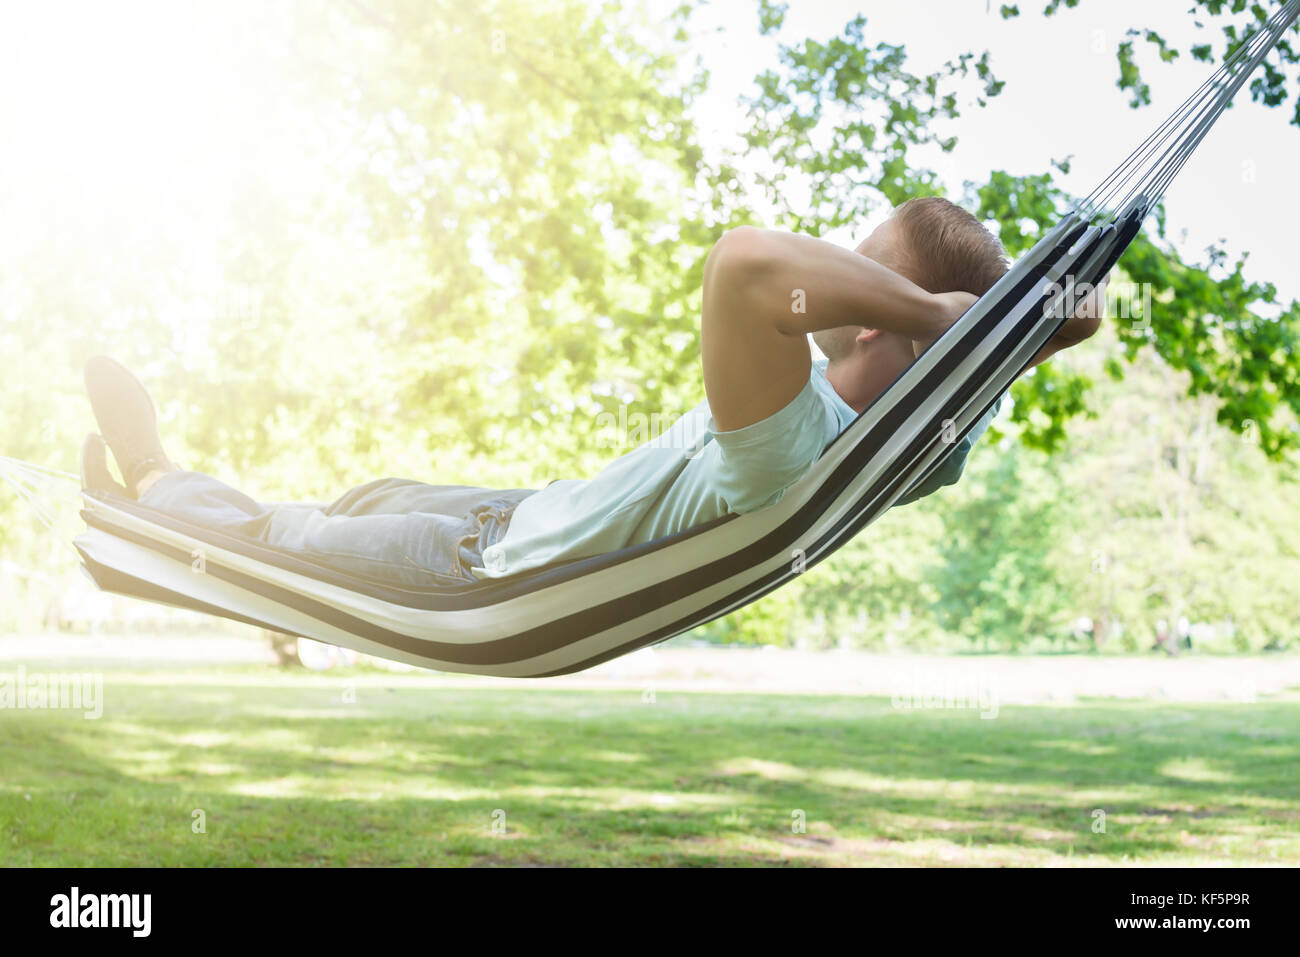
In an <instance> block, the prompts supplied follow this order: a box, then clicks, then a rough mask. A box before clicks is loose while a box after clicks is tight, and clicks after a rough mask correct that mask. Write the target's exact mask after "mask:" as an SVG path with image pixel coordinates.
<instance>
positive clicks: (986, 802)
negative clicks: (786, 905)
mask: <svg viewBox="0 0 1300 957" xmlns="http://www.w3.org/2000/svg"><path fill="white" fill-rule="evenodd" d="M349 688H352V689H355V697H356V700H355V703H345V701H344V698H345V697H346V696H347V695H348V689H349ZM105 699H106V707H105V713H104V716H103V717H102V718H101V719H99V720H85V719H84V718H83V717H82V716H81V715H80V714H79V713H75V712H67V711H15V710H9V711H0V863H3V864H7V865H15V864H17V865H32V864H35V865H56V864H57V865H90V864H94V865H187V866H201V865H250V864H280V865H343V864H354V865H409V864H436V865H444V864H453V865H460V864H472V865H492V864H526V865H565V864H726V865H751V864H752V865H758V864H785V865H896V864H938V865H1008V864H1010V865H1033V864H1058V865H1059V864H1131V863H1138V864H1162V865H1208V864H1215V865H1221V864H1273V865H1276V864H1295V863H1297V862H1300V788H1298V786H1297V768H1298V767H1300V744H1298V742H1300V696H1296V695H1294V694H1293V695H1287V696H1285V697H1281V698H1274V699H1269V700H1263V701H1260V702H1258V703H1255V704H1228V703H1224V704H1190V705H1189V704H1158V703H1150V702H1112V701H1105V702H1101V701H1091V702H1084V703H1080V704H1075V705H1071V706H1060V707H1009V706H1003V707H1002V708H1001V709H1000V712H999V716H998V717H997V718H996V719H994V720H981V719H980V718H979V717H978V715H977V714H976V713H974V712H971V711H940V710H935V711H900V710H895V709H893V708H891V706H890V703H889V701H888V700H884V699H879V698H852V697H811V696H796V695H750V694H704V693H699V694H696V693H675V692H674V693H669V692H664V691H660V692H659V693H658V694H657V695H656V698H655V700H654V701H653V702H652V703H647V702H643V701H642V696H641V693H640V692H639V691H626V692H618V691H585V690H583V691H577V690H557V689H555V688H553V687H548V686H547V685H546V684H545V683H536V684H529V685H526V686H524V687H521V688H517V689H515V688H510V689H501V688H490V687H485V686H475V684H474V683H473V682H472V681H455V680H440V679H437V678H430V677H428V676H420V675H410V676H403V675H397V676H394V675H389V674H375V673H364V672H363V673H360V674H353V675H344V676H339V677H334V676H333V675H329V676H316V675H308V674H302V673H282V672H275V671H271V670H267V669H248V670H237V669H230V670H222V671H215V670H207V671H191V672H180V671H138V672H122V671H109V672H107V673H106V674H105ZM1096 809H1100V810H1103V811H1105V814H1106V831H1105V833H1104V834H1099V833H1093V820H1094V818H1093V812H1094V810H1096ZM196 810H202V812H203V814H204V817H205V820H206V833H194V830H193V827H192V821H193V820H194V812H195V811H196ZM497 811H504V818H505V820H504V823H505V832H504V834H497V835H494V834H493V821H494V812H497ZM796 811H802V812H803V813H804V815H805V817H806V822H807V824H806V832H805V833H802V834H801V833H794V832H793V830H792V816H793V814H794V812H796ZM498 817H499V815H498Z"/></svg>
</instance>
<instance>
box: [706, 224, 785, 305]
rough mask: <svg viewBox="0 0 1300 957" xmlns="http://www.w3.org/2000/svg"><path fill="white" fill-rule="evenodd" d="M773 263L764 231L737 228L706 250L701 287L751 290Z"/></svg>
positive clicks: (745, 227)
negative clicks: (707, 251) (707, 254)
mask: <svg viewBox="0 0 1300 957" xmlns="http://www.w3.org/2000/svg"><path fill="white" fill-rule="evenodd" d="M772 263H773V253H772V249H771V243H770V242H769V241H768V238H767V234H766V230H762V229H759V228H758V227H756V226H738V227H736V228H735V229H729V230H727V231H726V232H725V233H723V234H722V236H721V237H720V238H719V239H718V241H717V242H716V243H714V244H713V248H712V249H711V250H709V256H708V258H707V259H706V260H705V261H704V284H705V286H706V288H707V287H709V286H712V287H714V288H715V289H716V288H728V289H736V290H745V289H751V288H752V286H753V283H754V281H755V280H756V279H757V278H758V277H761V276H763V275H765V274H767V273H768V272H769V271H770V267H771V265H772Z"/></svg>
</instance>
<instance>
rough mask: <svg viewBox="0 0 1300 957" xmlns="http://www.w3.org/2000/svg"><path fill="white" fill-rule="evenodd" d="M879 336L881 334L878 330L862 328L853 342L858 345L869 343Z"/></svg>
mask: <svg viewBox="0 0 1300 957" xmlns="http://www.w3.org/2000/svg"><path fill="white" fill-rule="evenodd" d="M880 335H881V332H880V330H879V329H867V328H865V327H864V328H863V330H862V331H861V332H859V333H858V337H857V338H856V339H854V340H853V341H854V342H856V343H857V344H858V345H861V344H862V343H864V342H870V341H871V340H872V339H875V338H876V337H878V336H880Z"/></svg>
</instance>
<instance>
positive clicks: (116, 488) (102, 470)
mask: <svg viewBox="0 0 1300 957" xmlns="http://www.w3.org/2000/svg"><path fill="white" fill-rule="evenodd" d="M81 487H82V488H84V489H86V490H87V491H91V492H112V493H113V494H114V495H122V496H125V497H127V498H130V497H131V496H130V495H128V494H127V491H126V489H125V488H123V487H122V486H121V485H119V484H118V483H117V480H116V479H114V478H113V473H112V472H110V471H109V470H108V446H107V445H106V444H105V443H104V438H103V436H101V435H99V434H98V433H96V432H91V433H90V434H89V435H88V436H86V441H84V442H82V443H81Z"/></svg>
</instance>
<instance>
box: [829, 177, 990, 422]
mask: <svg viewBox="0 0 1300 957" xmlns="http://www.w3.org/2000/svg"><path fill="white" fill-rule="evenodd" d="M857 251H858V252H859V253H861V254H862V255H864V256H867V257H869V258H871V259H874V260H875V261H876V262H878V263H880V264H881V265H882V266H886V267H888V268H889V269H892V270H893V271H894V272H896V273H899V274H901V275H903V276H905V277H906V278H908V279H910V280H911V281H912V282H914V283H916V284H917V285H918V286H920V287H921V288H922V289H925V290H926V291H928V292H934V293H939V292H969V293H971V294H972V295H975V296H982V295H983V294H984V293H986V292H987V291H988V290H989V288H990V287H991V286H992V285H993V284H994V283H995V282H997V281H998V279H1000V278H1001V277H1002V275H1003V274H1004V273H1005V272H1006V271H1007V260H1006V254H1005V252H1004V251H1003V249H1002V244H1001V243H1000V242H998V240H997V237H996V236H994V235H993V234H992V233H990V232H989V231H988V230H987V229H986V228H985V227H984V226H983V224H981V223H980V221H979V220H978V219H976V218H975V217H974V216H972V215H971V214H970V213H968V212H966V210H964V209H962V208H961V207H960V206H957V205H954V204H953V203H950V202H948V200H946V199H941V198H940V197H937V196H926V197H923V198H920V199H909V200H908V201H907V202H905V203H903V204H901V205H900V206H898V208H896V209H895V210H894V212H893V213H892V214H891V215H890V217H889V219H887V220H885V222H883V223H882V224H881V225H880V226H878V227H877V228H876V229H875V230H873V231H872V233H871V235H869V236H868V237H867V238H866V239H864V240H863V241H862V242H861V243H860V244H859V245H858V248H857ZM813 341H814V342H816V343H817V348H819V349H821V351H822V352H823V353H825V355H826V358H828V359H829V360H830V361H831V364H832V365H835V366H844V367H845V371H846V372H849V373H850V376H848V377H847V378H851V379H852V380H853V381H854V383H855V386H856V387H855V388H854V391H855V392H856V393H858V394H859V395H865V396H866V397H867V401H869V400H870V399H871V398H874V397H875V396H876V395H878V394H879V393H880V392H881V391H883V390H884V388H885V387H886V386H887V385H889V383H890V382H892V381H893V380H894V379H895V378H897V376H898V375H899V373H901V372H902V371H903V370H904V369H905V368H907V366H908V365H910V364H911V362H912V361H913V359H914V358H915V354H914V353H913V350H912V342H911V340H910V339H908V338H906V337H904V336H901V335H898V334H896V333H888V332H883V331H882V330H879V329H872V328H871V327H870V326H865V327H864V326H844V327H841V328H839V329H826V330H823V331H821V332H817V333H814V334H813ZM837 378H846V377H837ZM837 387H838V386H837Z"/></svg>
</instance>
